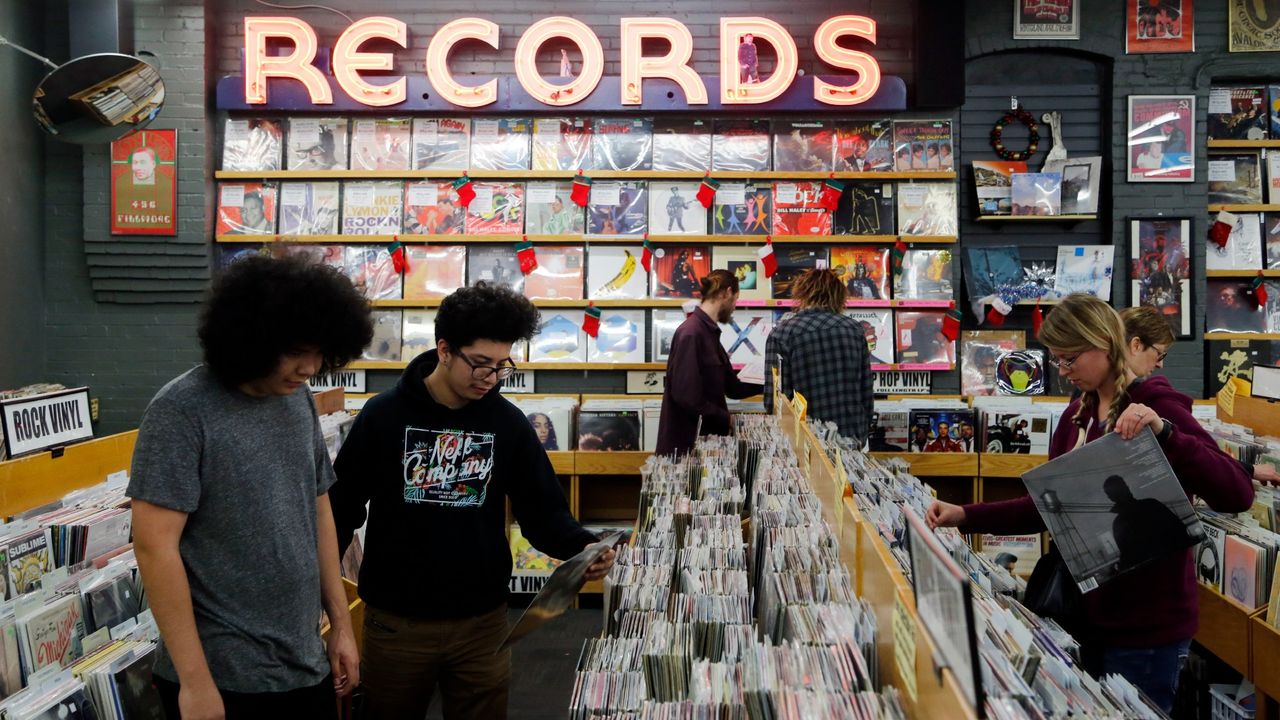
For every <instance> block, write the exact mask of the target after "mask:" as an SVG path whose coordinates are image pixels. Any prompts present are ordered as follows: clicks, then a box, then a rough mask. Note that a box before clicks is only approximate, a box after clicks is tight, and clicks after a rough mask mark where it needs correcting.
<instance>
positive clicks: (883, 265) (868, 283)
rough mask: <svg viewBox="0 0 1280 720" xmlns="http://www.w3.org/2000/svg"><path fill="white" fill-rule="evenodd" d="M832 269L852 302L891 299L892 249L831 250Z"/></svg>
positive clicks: (855, 248)
mask: <svg viewBox="0 0 1280 720" xmlns="http://www.w3.org/2000/svg"><path fill="white" fill-rule="evenodd" d="M829 267H830V268H831V271H832V272H834V273H835V274H836V275H839V276H840V279H841V280H842V281H844V284H845V287H847V288H848V289H849V299H850V300H888V299H889V276H890V272H889V248H878V247H864V246H857V245H854V246H836V247H832V248H831V263H830V266H829ZM888 362H893V361H892V360H889V361H888Z"/></svg>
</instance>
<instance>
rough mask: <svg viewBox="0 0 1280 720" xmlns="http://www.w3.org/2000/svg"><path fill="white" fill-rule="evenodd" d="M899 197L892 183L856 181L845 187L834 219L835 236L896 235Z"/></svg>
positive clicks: (833, 230)
mask: <svg viewBox="0 0 1280 720" xmlns="http://www.w3.org/2000/svg"><path fill="white" fill-rule="evenodd" d="M897 204H898V203H897V200H896V199H895V198H894V193H893V183H878V182H874V183H873V182H855V183H849V184H847V185H846V186H845V188H844V192H843V193H841V195H840V204H839V205H837V206H836V212H835V216H834V217H833V218H832V232H833V233H834V234H836V235H894V234H895V233H896V231H897V227H898V226H897V223H896V222H895V221H894V215H895V208H896V207H897Z"/></svg>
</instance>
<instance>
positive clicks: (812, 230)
mask: <svg viewBox="0 0 1280 720" xmlns="http://www.w3.org/2000/svg"><path fill="white" fill-rule="evenodd" d="M821 193H822V183H820V182H775V183H774V184H773V234H774V235H830V234H831V213H830V212H828V211H827V210H826V209H825V208H823V207H821V206H819V205H818V196H819V195H821Z"/></svg>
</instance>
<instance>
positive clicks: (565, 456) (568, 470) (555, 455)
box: [547, 450, 576, 475]
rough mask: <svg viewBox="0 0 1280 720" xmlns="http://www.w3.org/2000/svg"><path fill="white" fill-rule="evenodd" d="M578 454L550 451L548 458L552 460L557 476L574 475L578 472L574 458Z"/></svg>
mask: <svg viewBox="0 0 1280 720" xmlns="http://www.w3.org/2000/svg"><path fill="white" fill-rule="evenodd" d="M575 454H576V453H574V452H571V451H567V450H566V451H549V452H547V458H548V459H549V460H551V467H553V468H555V471H556V474H557V475H573V474H574V473H575V472H576V467H575V465H574V458H573V456H574V455H575Z"/></svg>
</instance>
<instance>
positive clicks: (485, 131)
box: [471, 120, 498, 142]
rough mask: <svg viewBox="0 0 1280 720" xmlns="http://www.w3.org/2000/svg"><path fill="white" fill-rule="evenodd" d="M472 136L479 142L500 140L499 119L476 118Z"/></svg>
mask: <svg viewBox="0 0 1280 720" xmlns="http://www.w3.org/2000/svg"><path fill="white" fill-rule="evenodd" d="M471 134H472V137H473V138H475V139H476V140H477V141H479V142H497V141H498V121H497V120H476V121H475V125H474V127H473V128H472V130H471Z"/></svg>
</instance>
